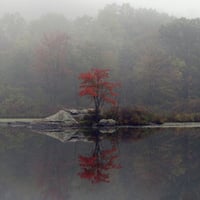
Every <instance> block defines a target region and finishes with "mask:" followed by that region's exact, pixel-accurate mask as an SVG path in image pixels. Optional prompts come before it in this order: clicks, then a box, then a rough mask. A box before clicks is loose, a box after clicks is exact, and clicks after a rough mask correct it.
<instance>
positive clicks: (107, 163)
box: [79, 130, 120, 183]
mask: <svg viewBox="0 0 200 200" xmlns="http://www.w3.org/2000/svg"><path fill="white" fill-rule="evenodd" d="M93 134H94V135H95V147H94V149H93V150H92V152H91V155H89V156H83V155H80V156H79V163H80V167H81V169H82V171H81V172H80V173H79V176H80V177H81V178H83V179H88V180H90V181H91V182H92V183H100V182H110V179H109V172H108V171H109V170H111V169H119V168H120V165H119V164H115V163H114V162H115V160H116V159H117V158H118V155H117V148H116V145H115V143H113V144H112V148H111V149H104V150H102V148H101V146H100V133H99V132H98V131H97V130H96V131H95V133H93Z"/></svg>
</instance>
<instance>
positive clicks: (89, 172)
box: [0, 128, 200, 200]
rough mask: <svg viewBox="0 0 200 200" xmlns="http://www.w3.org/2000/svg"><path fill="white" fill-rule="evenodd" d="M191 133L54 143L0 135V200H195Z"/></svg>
mask: <svg viewBox="0 0 200 200" xmlns="http://www.w3.org/2000/svg"><path fill="white" fill-rule="evenodd" d="M199 133H200V129H131V130H130V129H126V130H125V129H123V130H118V131H117V132H116V133H113V134H106V133H105V134H101V133H97V132H95V133H91V132H87V131H85V132H79V133H74V134H72V135H71V136H70V139H69V137H67V136H69V135H67V133H66V134H65V133H61V134H63V138H64V139H62V138H61V137H60V136H61V134H60V135H59V133H52V134H49V136H50V137H49V136H46V135H43V134H37V133H33V132H30V130H26V129H24V130H23V129H7V128H4V129H0V200H68V199H69V200H79V199H83V200H84V199H95V200H101V199H104V200H122V199H124V200H129V199H130V200H132V199H138V200H141V199H142V200H198V199H200V192H199V191H200V173H199V169H200V135H199ZM80 137H81V140H79V138H80ZM66 138H68V139H69V140H68V139H66ZM61 141H63V142H61ZM68 141H76V142H68ZM118 163H122V166H123V168H121V169H118V170H112V169H116V168H119V164H118ZM77 174H78V175H77ZM80 177H81V178H80ZM85 178H86V179H88V180H89V181H85V180H84V179H85ZM108 181H110V183H109V184H104V182H108ZM90 182H93V183H102V184H90Z"/></svg>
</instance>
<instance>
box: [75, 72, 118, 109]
mask: <svg viewBox="0 0 200 200" xmlns="http://www.w3.org/2000/svg"><path fill="white" fill-rule="evenodd" d="M109 72H110V70H109V69H91V70H90V71H89V72H86V73H82V74H80V76H79V79H81V81H82V82H81V85H80V93H79V94H80V96H89V97H90V98H91V99H92V100H94V103H95V109H96V111H99V108H100V107H101V106H102V105H103V103H104V102H106V103H110V104H112V105H116V103H117V102H116V100H115V98H114V97H116V96H117V94H116V93H115V92H114V89H115V88H116V87H118V86H119V84H117V83H113V82H109V81H107V79H108V78H109Z"/></svg>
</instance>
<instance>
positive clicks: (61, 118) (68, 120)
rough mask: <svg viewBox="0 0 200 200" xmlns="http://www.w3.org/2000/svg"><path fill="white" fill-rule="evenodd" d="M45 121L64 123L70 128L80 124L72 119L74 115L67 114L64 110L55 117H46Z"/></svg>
mask: <svg viewBox="0 0 200 200" xmlns="http://www.w3.org/2000/svg"><path fill="white" fill-rule="evenodd" d="M43 121H44V122H62V123H64V124H65V125H69V126H71V125H77V124H78V122H77V121H76V120H75V119H74V118H73V117H72V115H71V114H70V113H69V112H66V111H64V110H60V111H59V112H57V113H55V114H54V115H51V116H49V117H46V118H45V119H44V120H43Z"/></svg>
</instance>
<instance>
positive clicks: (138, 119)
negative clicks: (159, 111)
mask: <svg viewBox="0 0 200 200" xmlns="http://www.w3.org/2000/svg"><path fill="white" fill-rule="evenodd" d="M103 117H104V118H112V119H114V120H116V121H117V122H118V124H119V125H147V124H151V123H156V124H161V123H163V122H164V119H163V118H162V117H160V116H159V115H155V114H153V113H152V112H150V111H149V110H147V109H146V108H144V107H134V108H129V107H124V108H112V109H110V110H107V111H105V112H104V113H103Z"/></svg>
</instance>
